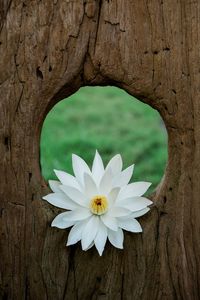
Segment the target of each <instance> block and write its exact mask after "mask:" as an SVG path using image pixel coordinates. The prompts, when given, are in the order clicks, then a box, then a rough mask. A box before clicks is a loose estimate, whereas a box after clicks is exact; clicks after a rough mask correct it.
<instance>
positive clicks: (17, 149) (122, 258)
mask: <svg viewBox="0 0 200 300" xmlns="http://www.w3.org/2000/svg"><path fill="white" fill-rule="evenodd" d="M199 16H200V2H199V1H198V0H197V1H195V0H193V1H190V0H181V1H180V0H179V1H178V0H165V1H164V0H131V1H130V0H129V1H128V0H125V1H122V0H99V1H94V0H85V1H81V0H71V1H70V0H65V1H64V0H42V1H36V0H30V1H28V0H24V1H20V0H9V1H8V0H7V1H6V0H4V1H3V0H1V1H0V30H1V34H0V95H1V97H0V135H1V142H0V154H1V159H0V170H1V180H0V235H1V237H0V253H1V259H0V297H1V299H4V300H6V299H8V300H12V299H15V300H18V299H19V300H22V299H34V300H35V299H36V300H40V299H41V300H45V299H50V300H51V299H52V300H55V299H65V300H68V299H70V300H73V299H81V300H84V299H86V300H87V299H92V300H94V299H99V300H100V299H101V300H102V299H111V300H112V299H115V300H118V299H127V300H129V299H130V300H132V299H135V300H136V299H142V300H143V299H144V300H145V299H162V300H163V299H167V300H169V299H187V300H188V299H194V300H198V299H199V298H200V271H199V270H200V255H199V254H200V238H199V234H200V200H199V195H200V184H199V178H200V124H199V122H200V100H199V86H200V85H199V84H200V76H199V74H200V69H199V63H200V57H199V41H200V37H199V34H200V22H199ZM84 85H114V86H118V87H121V88H122V89H124V90H126V91H127V92H128V93H130V94H131V95H133V96H135V97H137V98H139V99H141V101H144V102H145V103H147V104H149V105H150V106H152V107H153V108H155V109H157V110H158V111H159V112H160V114H161V116H162V117H163V120H164V122H165V125H166V127H167V131H168V136H169V143H168V151H169V160H168V164H167V168H166V171H165V175H164V178H163V180H162V183H161V184H160V186H159V187H158V189H157V191H156V193H155V194H154V195H153V201H154V207H153V209H152V210H151V213H149V214H148V215H147V216H145V217H143V218H141V222H142V225H143V228H144V233H143V234H135V235H133V234H128V233H126V235H125V245H124V251H120V250H117V249H114V248H113V247H111V246H109V245H108V246H107V248H106V251H105V254H104V256H103V257H102V258H100V257H99V256H98V254H97V252H96V251H95V250H90V251H88V252H82V251H81V249H80V246H79V245H76V246H73V247H68V248H66V247H65V242H66V238H67V232H66V231H65V230H64V231H62V230H57V229H55V228H50V223H51V221H52V219H53V218H54V217H55V215H56V214H57V213H58V210H57V209H54V208H53V207H52V206H50V205H49V204H48V203H45V202H43V201H42V200H41V198H42V196H43V195H44V194H46V193H48V192H49V189H48V187H47V184H46V183H45V182H44V180H43V178H42V176H41V172H40V165H39V142H40V131H41V127H42V124H43V120H44V118H45V116H46V114H47V113H48V111H49V110H50V109H51V108H52V107H53V105H55V103H56V102H58V101H59V100H61V99H63V98H64V97H67V96H69V95H71V94H72V93H74V92H75V91H77V90H78V89H79V88H80V87H81V86H84ZM130 126H131V124H130Z"/></svg>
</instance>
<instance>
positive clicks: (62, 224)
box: [51, 212, 74, 229]
mask: <svg viewBox="0 0 200 300" xmlns="http://www.w3.org/2000/svg"><path fill="white" fill-rule="evenodd" d="M65 216H66V212H64V213H61V214H59V215H57V216H56V217H55V219H54V220H53V222H52V223H51V226H52V227H57V228H61V229H64V228H68V227H71V226H73V225H74V221H66V220H64V219H63V218H64V217H65Z"/></svg>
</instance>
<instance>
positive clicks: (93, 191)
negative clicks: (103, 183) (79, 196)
mask: <svg viewBox="0 0 200 300" xmlns="http://www.w3.org/2000/svg"><path fill="white" fill-rule="evenodd" d="M84 189H85V194H86V195H87V198H88V200H90V199H91V198H92V197H94V196H95V195H97V194H98V189H97V186H96V183H95V182H94V180H93V178H92V177H91V176H90V175H89V174H87V173H85V174H84Z"/></svg>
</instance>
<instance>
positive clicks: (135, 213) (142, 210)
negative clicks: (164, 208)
mask: <svg viewBox="0 0 200 300" xmlns="http://www.w3.org/2000/svg"><path fill="white" fill-rule="evenodd" d="M149 210H150V208H149V207H146V208H144V209H141V210H138V211H135V212H133V213H131V216H132V217H133V218H138V217H141V216H143V215H145V214H146V213H147V212H148V211H149Z"/></svg>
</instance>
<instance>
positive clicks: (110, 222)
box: [100, 214, 118, 231]
mask: <svg viewBox="0 0 200 300" xmlns="http://www.w3.org/2000/svg"><path fill="white" fill-rule="evenodd" d="M100 218H101V221H102V222H103V223H104V225H105V226H106V227H108V228H110V229H111V230H114V231H117V229H118V225H117V220H116V218H114V217H111V216H109V215H108V214H104V215H101V216H100Z"/></svg>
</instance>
